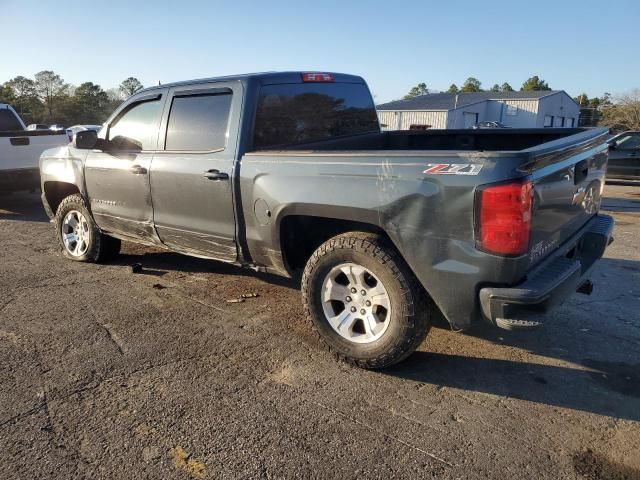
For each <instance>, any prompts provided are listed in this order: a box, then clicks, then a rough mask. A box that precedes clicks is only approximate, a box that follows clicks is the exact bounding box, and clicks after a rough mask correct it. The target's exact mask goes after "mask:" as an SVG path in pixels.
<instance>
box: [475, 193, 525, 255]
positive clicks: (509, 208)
mask: <svg viewBox="0 0 640 480" xmlns="http://www.w3.org/2000/svg"><path fill="white" fill-rule="evenodd" d="M476 199H477V200H476V201H477V244H478V248H480V249H481V250H484V251H486V252H489V253H497V254H499V255H522V254H524V253H526V252H527V250H528V247H529V233H530V232H531V209H532V203H533V202H532V199H533V183H531V182H524V183H510V184H507V185H494V186H489V187H484V188H481V189H480V190H479V191H478V195H477V197H476Z"/></svg>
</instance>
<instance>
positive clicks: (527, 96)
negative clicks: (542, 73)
mask: <svg viewBox="0 0 640 480" xmlns="http://www.w3.org/2000/svg"><path fill="white" fill-rule="evenodd" d="M562 91H563V90H534V91H528V92H472V93H471V92H470V93H458V94H457V96H458V101H457V106H458V107H461V106H463V105H471V104H472V103H478V102H483V101H485V100H537V99H539V98H542V97H546V96H547V95H553V94H556V93H559V92H562ZM455 106H456V94H455V93H428V94H426V95H419V96H417V97H413V98H408V99H406V100H395V101H393V102H389V103H383V104H381V105H378V106H377V107H376V108H377V109H378V110H451V109H452V108H455Z"/></svg>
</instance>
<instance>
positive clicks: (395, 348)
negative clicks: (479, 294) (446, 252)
mask: <svg viewBox="0 0 640 480" xmlns="http://www.w3.org/2000/svg"><path fill="white" fill-rule="evenodd" d="M302 296H303V303H304V307H305V311H306V314H307V318H308V320H309V322H310V323H311V325H312V328H313V330H314V331H315V332H316V333H317V335H318V336H319V337H320V340H321V342H322V343H323V344H324V345H325V346H326V347H327V348H328V349H329V350H330V351H332V352H333V353H335V354H336V356H338V358H340V359H342V360H345V361H347V362H349V363H353V364H355V365H357V366H359V367H362V368H383V367H386V366H389V365H392V364H394V363H397V362H399V361H401V360H403V359H404V358H406V357H407V356H408V355H409V354H411V352H413V351H414V350H415V349H416V348H417V347H418V346H419V345H420V343H421V342H422V341H423V340H424V338H425V336H426V335H427V333H428V332H429V328H430V321H429V303H428V302H429V300H428V298H427V297H426V294H425V293H424V291H423V290H422V288H421V287H420V285H419V284H418V282H417V281H416V279H415V277H414V276H413V273H412V272H411V271H410V269H409V268H408V266H407V265H406V264H405V263H404V261H403V259H402V258H401V257H400V256H399V255H398V254H397V252H396V250H395V249H394V248H393V246H391V245H390V244H388V242H386V241H384V239H383V238H381V237H380V236H378V235H373V234H367V233H360V232H353V233H347V234H343V235H339V236H337V237H334V238H332V239H330V240H328V241H327V242H325V243H323V244H322V245H321V246H320V247H318V249H317V250H316V251H315V252H314V253H313V255H312V256H311V259H310V260H309V262H308V263H307V266H306V268H305V270H304V274H303V277H302Z"/></svg>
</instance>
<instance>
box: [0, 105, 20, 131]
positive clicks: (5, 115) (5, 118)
mask: <svg viewBox="0 0 640 480" xmlns="http://www.w3.org/2000/svg"><path fill="white" fill-rule="evenodd" d="M9 130H22V125H20V122H19V121H18V119H17V118H16V116H15V115H14V113H13V112H12V111H11V110H9V109H8V108H0V132H7V131H9Z"/></svg>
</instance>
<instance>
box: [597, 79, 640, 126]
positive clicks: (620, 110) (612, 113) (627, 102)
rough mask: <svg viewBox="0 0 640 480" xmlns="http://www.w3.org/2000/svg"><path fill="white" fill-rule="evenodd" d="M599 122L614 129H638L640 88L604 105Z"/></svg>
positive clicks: (639, 124)
mask: <svg viewBox="0 0 640 480" xmlns="http://www.w3.org/2000/svg"><path fill="white" fill-rule="evenodd" d="M601 124H602V125H605V126H607V127H610V128H613V129H615V130H640V89H638V88H636V89H634V90H632V91H631V92H629V93H627V94H624V95H621V96H620V97H618V98H617V99H616V101H615V103H613V105H610V106H607V107H605V108H604V109H603V112H602V121H601Z"/></svg>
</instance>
